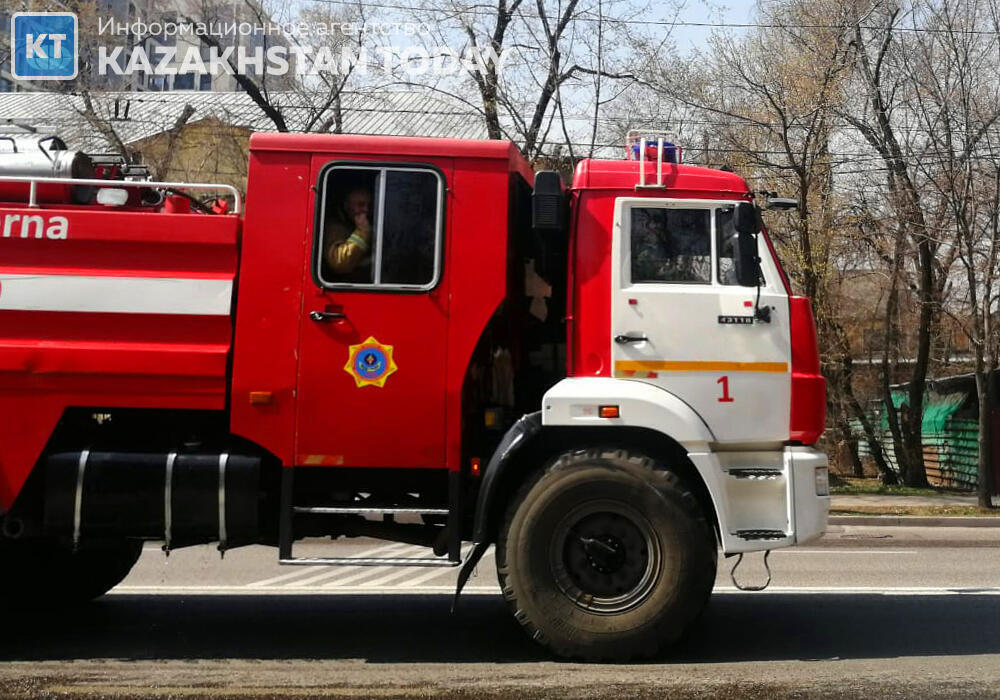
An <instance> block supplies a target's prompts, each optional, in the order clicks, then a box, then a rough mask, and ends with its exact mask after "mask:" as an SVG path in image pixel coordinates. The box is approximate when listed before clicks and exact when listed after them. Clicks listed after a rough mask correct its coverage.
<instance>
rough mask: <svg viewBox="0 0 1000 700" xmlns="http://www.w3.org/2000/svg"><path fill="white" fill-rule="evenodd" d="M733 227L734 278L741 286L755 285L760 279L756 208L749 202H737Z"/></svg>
mask: <svg viewBox="0 0 1000 700" xmlns="http://www.w3.org/2000/svg"><path fill="white" fill-rule="evenodd" d="M733 227H734V228H735V229H736V234H737V245H736V247H737V251H736V253H737V258H736V279H737V281H738V282H739V283H740V285H741V286H744V287H756V286H757V283H758V282H759V281H760V258H759V257H758V256H757V234H758V233H759V232H760V220H759V219H758V217H757V208H756V207H755V206H754V205H753V204H751V203H750V202H740V203H739V204H737V205H736V211H735V212H733Z"/></svg>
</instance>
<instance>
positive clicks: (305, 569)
mask: <svg viewBox="0 0 1000 700" xmlns="http://www.w3.org/2000/svg"><path fill="white" fill-rule="evenodd" d="M401 546H403V545H400V543H399V542H393V543H392V544H389V545H382V546H381V547H375V548H373V549H367V550H365V551H363V552H358V553H357V554H352V555H351V556H355V557H375V556H379V555H380V554H383V553H385V552H388V551H392V550H395V549H398V548H399V547H401ZM322 568H323V569H324V573H325V574H329V573H330V567H322ZM315 573H316V568H314V567H313V566H301V567H295V570H294V571H292V572H291V573H288V574H282V575H281V576H275V577H273V578H266V579H263V580H261V581H254V582H253V583H248V584H247V585H248V586H252V587H258V586H271V585H273V584H275V583H281V582H284V581H289V580H291V579H294V578H298V577H300V576H311V575H313V574H315Z"/></svg>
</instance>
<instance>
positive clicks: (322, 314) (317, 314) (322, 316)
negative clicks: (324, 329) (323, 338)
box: [309, 311, 347, 323]
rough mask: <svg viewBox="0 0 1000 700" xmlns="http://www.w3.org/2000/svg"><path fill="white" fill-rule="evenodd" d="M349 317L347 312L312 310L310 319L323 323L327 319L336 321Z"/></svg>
mask: <svg viewBox="0 0 1000 700" xmlns="http://www.w3.org/2000/svg"><path fill="white" fill-rule="evenodd" d="M342 318H347V314H343V313H340V312H339V311H310V312H309V319H310V320H312V321H316V322H317V323H323V322H325V321H335V320H337V319H342Z"/></svg>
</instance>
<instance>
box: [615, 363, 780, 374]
mask: <svg viewBox="0 0 1000 700" xmlns="http://www.w3.org/2000/svg"><path fill="white" fill-rule="evenodd" d="M787 371H788V363H787V362H712V361H708V362H702V361H697V360H616V361H615V372H616V373H617V372H787Z"/></svg>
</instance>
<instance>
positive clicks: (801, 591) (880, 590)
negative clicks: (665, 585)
mask: <svg viewBox="0 0 1000 700" xmlns="http://www.w3.org/2000/svg"><path fill="white" fill-rule="evenodd" d="M454 592H455V586H454V584H452V585H445V586H413V587H402V586H398V585H397V586H378V587H370V586H365V585H364V584H361V585H355V586H340V587H337V588H308V589H307V588H291V587H288V586H254V587H252V588H251V587H250V586H249V585H244V586H129V585H123V586H118V587H116V588H114V589H113V590H111V591H110V592H109V593H108V595H139V594H146V595H182V594H188V595H260V594H262V593H268V594H279V595H346V594H351V595H354V594H368V593H389V594H391V593H397V594H400V593H402V594H406V595H411V594H420V593H448V594H451V593H454ZM462 592H463V594H464V593H474V594H497V595H498V594H499V593H500V587H499V586H498V585H480V586H466V587H465V588H463V589H462ZM714 593H717V594H723V595H730V594H734V593H736V594H746V595H750V594H749V593H745V592H744V591H740V590H739V589H738V588H734V587H732V586H716V588H715V591H714ZM775 594H782V595H788V594H794V595H885V596H909V595H935V596H951V595H984V596H1000V587H989V588H976V587H918V586H900V587H884V586H844V587H822V586H816V587H811V586H787V587H783V586H772V587H771V588H768V589H767V590H766V591H761V592H759V593H755V594H754V595H775Z"/></svg>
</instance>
